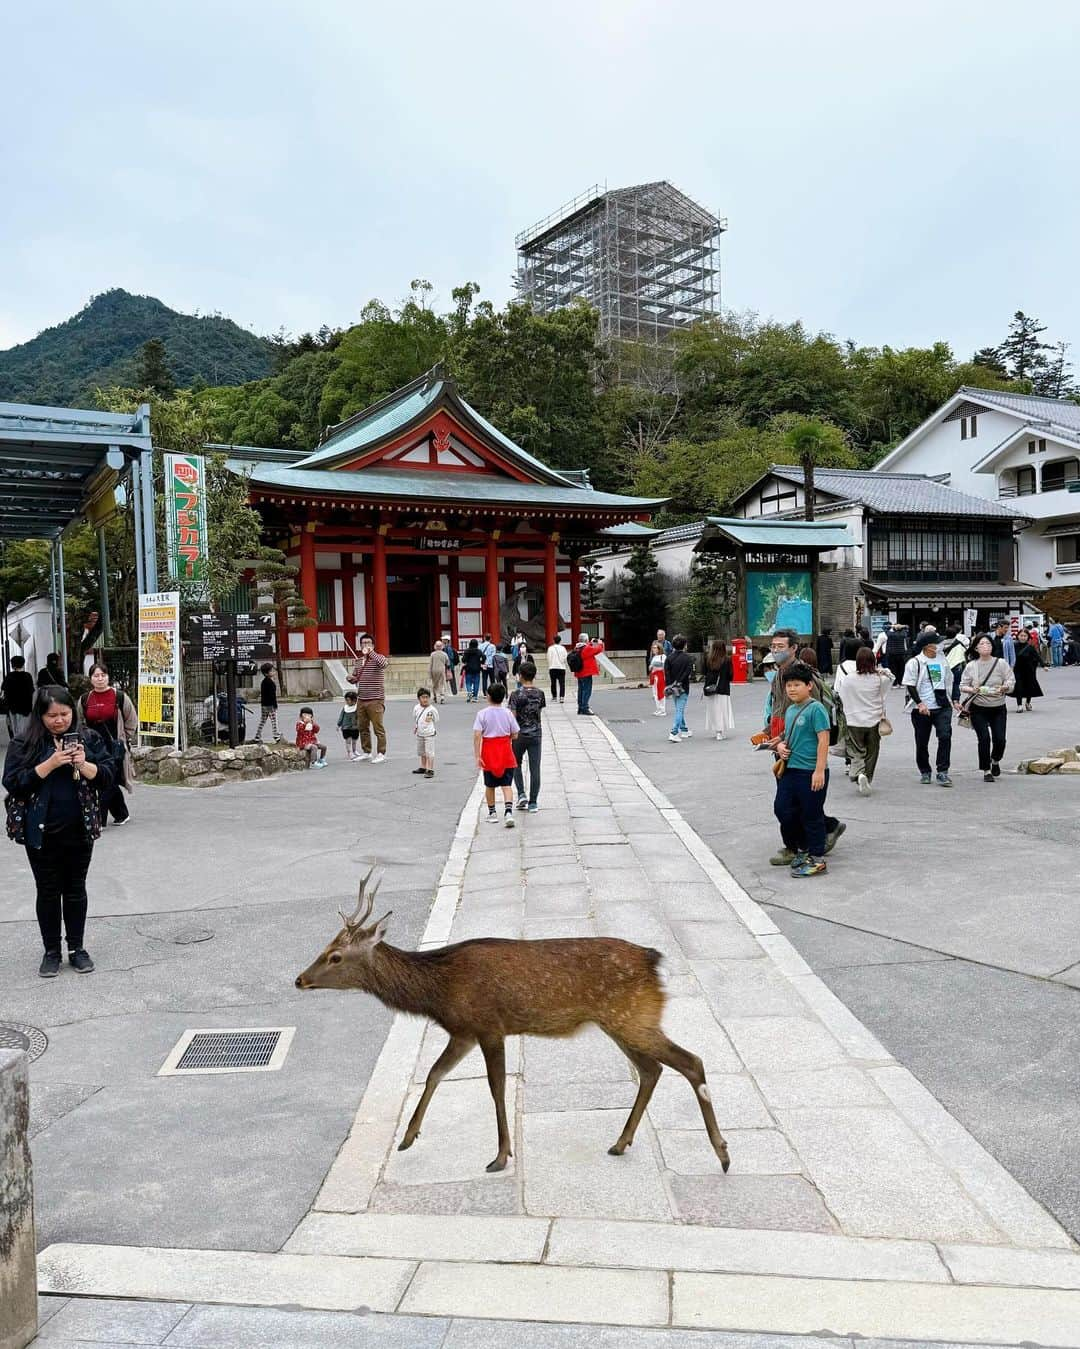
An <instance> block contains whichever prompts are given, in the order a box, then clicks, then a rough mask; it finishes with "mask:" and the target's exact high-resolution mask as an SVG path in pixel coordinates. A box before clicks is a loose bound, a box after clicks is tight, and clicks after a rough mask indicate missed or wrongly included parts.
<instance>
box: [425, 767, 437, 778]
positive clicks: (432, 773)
mask: <svg viewBox="0 0 1080 1349" xmlns="http://www.w3.org/2000/svg"><path fill="white" fill-rule="evenodd" d="M434 776H435V770H434V768H425V769H424V777H426V778H433V777H434Z"/></svg>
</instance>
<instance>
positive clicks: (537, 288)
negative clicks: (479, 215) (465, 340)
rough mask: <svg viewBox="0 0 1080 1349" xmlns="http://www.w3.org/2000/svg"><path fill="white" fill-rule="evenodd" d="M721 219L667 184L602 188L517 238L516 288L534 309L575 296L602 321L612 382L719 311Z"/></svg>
mask: <svg viewBox="0 0 1080 1349" xmlns="http://www.w3.org/2000/svg"><path fill="white" fill-rule="evenodd" d="M726 228H727V221H726V220H721V219H719V218H718V217H717V216H715V215H713V214H712V212H710V211H706V210H705V208H704V207H702V206H699V205H698V204H697V202H695V201H691V199H690V198H689V197H687V196H686V195H685V194H684V193H682V192H680V191H679V190H678V188H676V187H673V186H672V185H671V184H670V183H668V182H656V183H640V184H638V186H637V187H624V188H619V189H617V190H615V191H610V192H609V191H608V190H607V189H606V188H603V187H601V186H600V185H599V184H597V185H596V186H594V187H592V188H590V189H589V190H588V191H587V192H583V193H581V194H580V195H579V196H577V197H575V198H574V200H573V201H570V202H567V204H566V205H565V206H563V207H561V208H560V209H559V210H558V211H556V212H555V213H554V214H553V215H550V216H548V217H546V218H545V219H544V220H541V221H538V222H537V224H535V225H533V226H532V228H531V229H527V230H524V231H523V232H522V233H521V234H519V235H518V236H517V239H516V240H515V244H516V246H517V254H518V274H517V286H518V292H519V294H520V296H521V298H522V299H523V300H526V301H528V302H529V303H530V304H531V305H532V307H533V308H534V309H535V310H537V311H538V312H539V313H545V314H546V313H551V312H552V311H554V310H556V309H562V308H563V307H564V306H566V305H568V304H570V303H572V302H573V301H574V300H577V299H581V300H585V301H587V302H588V303H589V304H590V305H592V306H593V308H594V309H596V310H597V312H598V313H599V315H600V340H601V342H602V344H603V345H604V347H605V348H606V349H607V351H608V353H609V355H610V357H611V358H612V360H613V362H614V364H615V367H616V377H617V378H620V379H625V378H631V379H632V378H633V375H634V370H635V369H640V367H641V365H642V363H643V361H647V360H649V359H650V353H660V352H661V351H663V350H665V349H666V350H670V348H671V347H672V346H673V340H674V336H675V334H676V333H678V332H679V331H681V330H682V329H684V328H687V327H689V326H690V325H691V324H694V323H697V322H699V321H700V320H701V319H708V318H712V317H713V316H715V315H717V314H719V312H720V235H721V234H722V233H723V232H724V230H725V229H726Z"/></svg>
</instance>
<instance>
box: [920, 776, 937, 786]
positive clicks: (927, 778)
mask: <svg viewBox="0 0 1080 1349" xmlns="http://www.w3.org/2000/svg"><path fill="white" fill-rule="evenodd" d="M933 780H934V779H933V778H932V777H931V775H930V774H929V773H924V774H923V775H922V777H921V778H920V779H919V781H920V782H921V783H922V785H923V786H924V787H929V785H930V784H931V782H933Z"/></svg>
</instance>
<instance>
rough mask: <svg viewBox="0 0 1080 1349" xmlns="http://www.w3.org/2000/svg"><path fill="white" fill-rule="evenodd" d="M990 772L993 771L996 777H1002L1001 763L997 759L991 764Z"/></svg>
mask: <svg viewBox="0 0 1080 1349" xmlns="http://www.w3.org/2000/svg"><path fill="white" fill-rule="evenodd" d="M990 772H991V773H993V775H994V777H996V778H999V777H1001V764H999V763H998V761H997V760H996V759H995V760H994V762H993V763H992V764H991V765H990Z"/></svg>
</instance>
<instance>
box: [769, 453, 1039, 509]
mask: <svg viewBox="0 0 1080 1349" xmlns="http://www.w3.org/2000/svg"><path fill="white" fill-rule="evenodd" d="M769 472H770V473H773V474H775V475H776V476H777V477H778V478H785V479H786V480H787V481H788V482H794V483H798V484H799V486H800V487H801V486H802V484H803V471H802V469H801V468H800V467H799V466H798V465H797V464H773V466H772V467H771V468H770V469H769ZM814 483H815V486H816V488H817V490H818V491H819V492H826V493H828V495H830V496H835V497H839V498H841V499H842V500H844V501H855V502H858V503H859V504H860V505H862V506H867V507H869V509H870V510H872V511H879V512H881V513H883V514H888V515H972V516H975V515H982V516H990V517H992V518H995V519H1012V520H1023V519H1026V518H1027V517H1026V516H1024V514H1023V512H1021V511H1014V510H1011V509H1010V508H1009V507H1008V506H1003V505H1001V503H1000V502H997V501H987V500H986V499H985V498H984V497H977V496H971V495H970V494H969V493H967V492H959V491H957V490H956V488H955V487H946V485H945V484H944V483H942V482H937V481H936V480H935V479H934V478H928V477H927V476H926V475H925V474H924V473H875V472H874V471H873V470H870V469H857V468H818V469H815V470H814Z"/></svg>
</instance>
